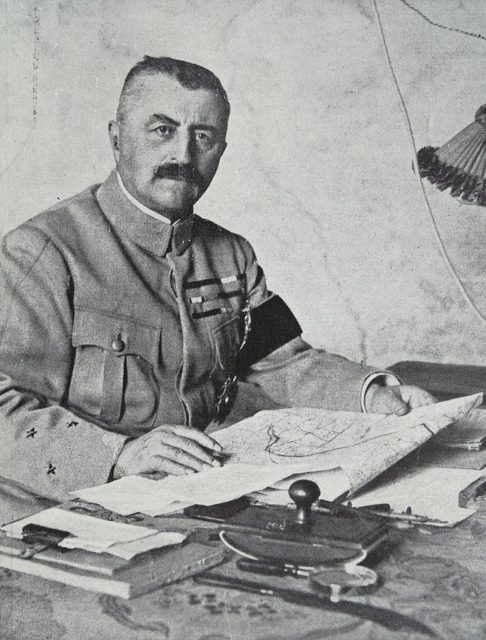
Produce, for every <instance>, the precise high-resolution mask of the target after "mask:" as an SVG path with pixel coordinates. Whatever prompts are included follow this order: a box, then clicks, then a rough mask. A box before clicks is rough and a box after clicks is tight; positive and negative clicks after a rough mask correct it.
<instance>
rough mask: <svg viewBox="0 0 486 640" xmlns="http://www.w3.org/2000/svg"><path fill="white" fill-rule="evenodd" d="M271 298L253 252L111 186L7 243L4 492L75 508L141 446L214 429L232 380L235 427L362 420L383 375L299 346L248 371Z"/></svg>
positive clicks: (0, 382)
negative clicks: (325, 416)
mask: <svg viewBox="0 0 486 640" xmlns="http://www.w3.org/2000/svg"><path fill="white" fill-rule="evenodd" d="M272 295H273V294H271V293H270V292H269V291H268V290H267V287H266V283H265V277H264V274H263V272H262V270H261V268H260V267H259V266H258V263H257V261H256V258H255V255H254V252H253V250H252V248H251V246H250V245H249V243H248V242H247V241H246V240H245V239H244V238H242V237H241V236H238V235H236V234H234V233H231V232H229V231H227V230H226V229H223V228H222V227H220V226H218V225H216V224H214V223H212V222H210V221H208V220H204V219H202V218H200V217H198V216H197V215H194V214H191V215H189V216H187V217H186V218H184V219H182V220H180V221H179V222H177V223H176V224H174V225H167V224H165V223H164V222H162V221H158V220H156V219H154V218H152V217H150V216H148V215H146V214H144V213H142V212H141V211H140V210H139V209H137V208H136V207H135V206H134V205H133V204H132V203H131V202H130V201H129V200H128V199H127V198H126V197H125V196H124V195H123V193H122V192H121V190H120V187H119V185H118V183H117V180H116V174H115V173H112V174H111V176H110V177H109V178H108V180H107V181H106V182H105V183H104V184H103V185H102V186H101V187H99V185H95V186H93V187H90V188H88V189H87V190H85V191H84V192H82V193H80V194H78V195H76V196H74V197H73V198H70V199H68V200H66V201H63V202H61V203H59V204H58V205H56V206H55V207H53V208H51V209H49V210H48V211H46V212H44V213H42V214H39V215H38V216H36V217H34V218H33V219H31V220H30V221H28V222H26V223H24V224H22V225H21V226H19V227H18V228H17V229H14V230H13V231H11V232H10V233H8V234H7V235H6V236H5V237H4V239H3V241H2V246H1V253H0V300H1V301H2V302H1V310H0V429H1V434H2V435H1V438H2V443H1V447H0V464H1V469H2V471H1V472H0V473H1V475H2V476H3V477H4V478H5V479H6V480H5V484H4V488H5V487H9V488H10V489H9V490H10V492H11V493H16V492H20V493H21V492H22V491H31V492H33V493H34V494H36V495H40V496H44V497H47V498H51V499H56V500H63V499H65V498H66V496H67V492H68V491H71V490H73V489H79V488H81V487H87V486H92V485H96V484H100V483H102V482H105V481H107V480H108V478H109V476H110V471H111V469H112V467H113V465H114V463H115V462H116V459H117V456H118V455H119V452H120V451H121V448H122V447H123V445H124V443H125V441H126V439H127V438H133V437H137V436H139V435H141V434H143V433H146V432H147V431H149V430H151V429H152V428H154V427H155V426H159V425H161V424H187V425H191V426H193V427H196V428H198V429H205V428H206V427H207V426H208V424H209V423H210V422H211V420H212V419H213V418H214V415H215V406H216V399H217V396H218V393H219V392H220V390H221V387H222V385H223V384H224V381H225V380H226V379H227V378H228V376H231V375H233V374H234V373H235V372H236V373H238V377H239V379H240V382H239V393H238V398H237V406H236V407H235V409H234V412H233V413H232V414H231V416H232V419H233V420H235V419H236V418H237V417H238V418H241V417H243V416H245V415H251V414H252V413H254V412H255V411H256V410H258V409H262V408H271V407H279V406H310V407H324V408H333V409H348V410H355V411H359V410H360V401H359V398H360V391H361V388H362V385H363V381H364V380H365V378H367V377H368V376H369V375H370V374H373V373H374V371H375V370H374V369H371V368H369V367H365V366H362V365H360V364H357V363H354V362H350V361H348V360H346V359H345V358H342V357H340V356H336V355H332V354H329V353H327V352H325V351H322V350H318V349H312V348H311V347H310V346H309V345H307V344H306V343H305V342H304V341H303V340H302V339H301V338H300V337H298V338H296V339H294V340H291V341H290V342H288V343H287V344H285V345H283V346H281V347H280V348H278V349H276V350H274V351H273V353H271V354H270V355H268V357H265V358H263V359H262V360H260V361H259V362H257V363H254V364H253V365H252V366H248V367H246V369H245V370H240V371H236V369H235V367H236V356H237V354H238V351H239V349H240V347H241V343H242V340H243V332H242V315H243V314H242V310H243V309H244V308H245V307H247V306H249V307H250V308H251V309H252V310H255V309H261V308H263V307H262V305H265V304H266V303H267V302H268V301H269V300H271V299H272Z"/></svg>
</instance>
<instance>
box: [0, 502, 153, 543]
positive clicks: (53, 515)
mask: <svg viewBox="0 0 486 640" xmlns="http://www.w3.org/2000/svg"><path fill="white" fill-rule="evenodd" d="M30 523H33V524H38V525H40V526H43V527H49V528H52V529H60V530H61V531H69V533H71V534H72V536H73V537H72V538H66V539H65V540H63V541H62V542H61V543H60V546H62V547H66V548H69V549H87V550H89V551H95V552H101V551H106V550H107V549H108V547H110V546H111V545H113V544H115V543H125V542H131V541H133V540H138V539H140V538H145V537H146V536H151V535H153V533H154V529H150V528H148V527H138V526H135V525H131V524H125V523H123V522H112V521H109V520H101V519H100V518H94V517H93V516H87V515H85V514H82V513H76V512H74V511H66V510H65V509H59V508H57V507H52V508H51V509H45V510H44V511H40V512H39V513H36V514H34V515H33V516H29V517H28V518H23V519H22V520H17V521H15V522H12V523H10V524H7V525H4V526H3V527H1V529H2V530H3V531H5V532H6V533H7V535H9V536H11V537H13V538H22V528H23V527H24V526H25V525H26V524H30Z"/></svg>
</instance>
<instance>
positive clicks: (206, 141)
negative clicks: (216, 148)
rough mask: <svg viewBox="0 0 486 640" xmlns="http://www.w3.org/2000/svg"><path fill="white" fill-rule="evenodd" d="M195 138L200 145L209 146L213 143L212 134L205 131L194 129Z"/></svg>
mask: <svg viewBox="0 0 486 640" xmlns="http://www.w3.org/2000/svg"><path fill="white" fill-rule="evenodd" d="M195 138H196V141H197V143H198V144H199V145H201V146H205V147H209V146H211V145H212V144H213V138H212V136H211V135H210V134H209V133H207V132H206V131H196V134H195Z"/></svg>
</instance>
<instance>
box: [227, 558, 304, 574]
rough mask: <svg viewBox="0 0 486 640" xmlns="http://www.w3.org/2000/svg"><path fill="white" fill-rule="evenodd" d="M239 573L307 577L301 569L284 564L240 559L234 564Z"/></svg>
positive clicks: (293, 565)
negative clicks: (239, 570)
mask: <svg viewBox="0 0 486 640" xmlns="http://www.w3.org/2000/svg"><path fill="white" fill-rule="evenodd" d="M236 566H237V567H238V569H241V571H249V572H250V573H259V574H260V575H264V576H287V575H290V576H295V577H308V575H309V571H306V570H305V569H302V568H301V567H299V566H297V565H295V564H290V563H284V562H267V561H265V560H246V559H245V558H242V559H241V560H238V562H237V563H236Z"/></svg>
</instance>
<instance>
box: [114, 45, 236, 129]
mask: <svg viewBox="0 0 486 640" xmlns="http://www.w3.org/2000/svg"><path fill="white" fill-rule="evenodd" d="M157 73H162V74H164V75H166V76H169V77H171V78H175V79H176V80H177V81H178V82H179V83H180V84H181V85H182V86H183V87H185V88H186V89H209V91H212V92H213V93H215V94H216V95H217V96H218V97H219V98H220V99H221V102H222V103H223V107H224V112H225V116H226V119H228V118H229V114H230V103H229V100H228V96H227V94H226V91H225V90H224V88H223V85H222V84H221V82H220V80H219V78H218V77H217V76H216V75H215V74H214V73H213V72H212V71H210V70H209V69H206V68H205V67H201V66H200V65H198V64H194V63H193V62H186V61H185V60H176V59H175V58H167V57H164V56H162V57H159V58H154V57H152V56H144V57H143V58H142V59H141V60H140V61H139V62H137V64H135V65H134V66H133V67H132V68H131V69H130V71H129V72H128V74H127V77H126V78H125V82H124V83H123V87H122V90H121V94H120V102H119V105H118V112H117V117H118V119H119V120H120V119H121V118H123V111H124V102H125V98H126V97H127V95H128V93H129V92H130V88H131V86H132V84H133V81H134V80H135V79H136V78H137V77H138V76H142V75H155V74H157Z"/></svg>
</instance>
